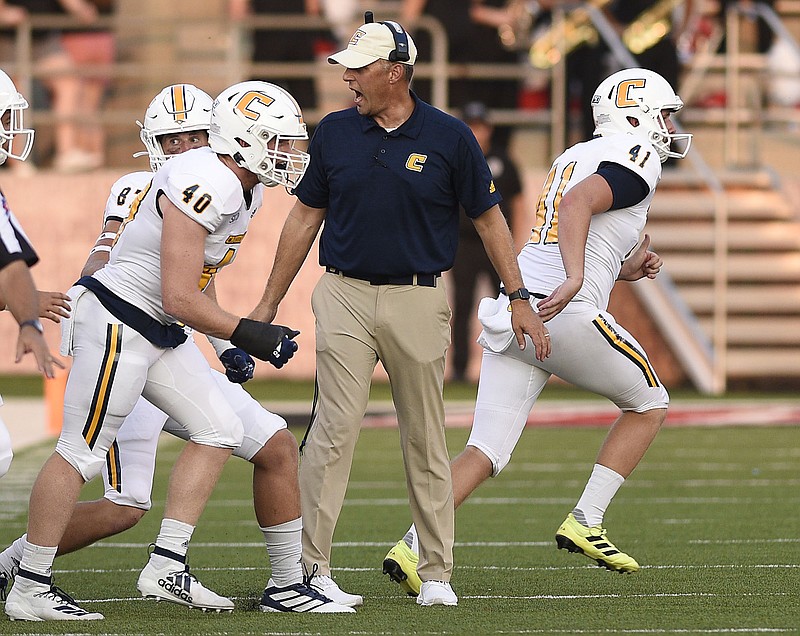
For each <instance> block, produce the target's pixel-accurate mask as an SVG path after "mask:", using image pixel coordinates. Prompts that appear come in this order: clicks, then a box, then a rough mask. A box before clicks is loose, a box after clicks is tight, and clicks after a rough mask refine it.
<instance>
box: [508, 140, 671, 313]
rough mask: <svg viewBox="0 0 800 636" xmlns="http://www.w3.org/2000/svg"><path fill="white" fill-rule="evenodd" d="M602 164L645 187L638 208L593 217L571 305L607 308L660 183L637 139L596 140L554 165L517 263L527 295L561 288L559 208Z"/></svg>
mask: <svg viewBox="0 0 800 636" xmlns="http://www.w3.org/2000/svg"><path fill="white" fill-rule="evenodd" d="M606 163H615V164H619V165H620V166H623V167H624V168H627V169H629V170H631V171H633V172H634V173H636V174H637V175H639V176H640V177H641V178H642V179H643V180H644V182H645V183H646V184H647V186H648V187H649V192H648V194H647V196H645V198H644V199H643V200H642V201H640V202H639V203H637V204H636V205H633V206H631V207H629V208H620V209H618V210H608V211H607V212H603V213H601V214H595V215H593V216H592V219H591V222H590V224H589V235H588V237H587V240H586V258H585V268H584V279H583V287H581V289H580V291H579V292H578V293H577V294H576V295H575V297H574V298H573V302H575V301H583V302H588V303H591V304H593V305H595V306H596V307H598V308H600V309H606V307H608V298H609V295H610V294H611V289H612V287H613V286H614V282H615V281H616V279H617V276H618V275H619V270H620V266H621V264H622V261H624V260H625V258H626V257H627V256H628V255H629V254H630V253H631V251H632V250H633V249H634V248H635V247H636V245H637V244H638V242H639V236H640V234H641V232H642V230H643V229H644V225H645V222H646V221H647V211H648V210H649V209H650V202H651V201H652V199H653V195H654V194H655V189H656V185H658V181H659V179H660V178H661V161H660V160H659V157H658V153H657V152H656V150H655V148H653V146H652V145H650V143H649V142H648V141H647V140H646V139H645V138H642V137H639V136H636V135H628V134H619V135H611V136H608V137H596V138H594V139H591V140H590V141H586V142H583V143H579V144H575V145H574V146H572V147H571V148H568V149H567V150H566V151H565V152H564V153H563V154H562V155H561V156H559V157H558V158H557V159H556V160H555V161H554V162H553V165H552V167H551V168H550V172H549V173H548V175H547V179H546V181H545V184H544V187H543V188H542V193H541V195H540V197H539V202H538V204H537V206H536V224H535V226H534V228H533V232H532V233H531V237H530V239H529V241H528V243H526V244H525V246H524V247H523V248H522V251H521V252H520V254H519V257H518V261H519V266H520V270H521V271H522V277H523V280H524V281H525V286H526V287H527V288H528V289H529V290H530V291H531V293H539V294H544V295H545V296H547V295H549V294H550V293H551V292H552V291H553V290H554V289H555V288H556V287H558V286H559V285H561V284H562V283H563V282H564V280H565V278H566V272H565V270H564V263H563V262H562V260H561V253H560V251H559V248H558V206H559V203H560V202H561V199H562V198H563V196H564V194H565V193H566V192H568V191H569V190H570V188H572V187H573V186H575V185H576V184H577V183H579V182H580V181H582V180H583V179H585V178H586V177H588V176H590V175H592V174H594V173H595V172H597V169H598V168H599V167H600V165H601V164H606Z"/></svg>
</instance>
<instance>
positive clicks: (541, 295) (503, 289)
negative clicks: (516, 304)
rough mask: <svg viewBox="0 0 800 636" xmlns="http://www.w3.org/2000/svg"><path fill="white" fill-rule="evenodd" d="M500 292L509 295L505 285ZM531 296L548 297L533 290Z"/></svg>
mask: <svg viewBox="0 0 800 636" xmlns="http://www.w3.org/2000/svg"><path fill="white" fill-rule="evenodd" d="M500 293H501V294H503V296H508V294H507V293H506V288H505V287H501V288H500ZM531 296H533V297H534V298H538V299H539V300H541V299H542V298H547V296H545V295H544V294H537V293H535V292H531Z"/></svg>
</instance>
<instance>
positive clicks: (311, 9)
mask: <svg viewBox="0 0 800 636" xmlns="http://www.w3.org/2000/svg"><path fill="white" fill-rule="evenodd" d="M229 10H230V15H231V17H232V18H233V19H234V20H244V19H245V18H246V17H247V16H248V15H270V14H272V15H275V14H279V15H284V14H286V15H298V14H305V15H309V16H319V15H321V13H322V0H229ZM330 40H331V35H330V32H329V31H328V30H298V29H283V30H280V29H278V30H268V29H256V30H254V31H253V40H252V47H253V49H252V55H251V59H252V61H253V62H255V63H259V62H306V63H310V62H313V61H314V60H315V59H316V50H317V48H318V47H320V46H322V47H327V49H329V50H333V49H334V48H335V46H336V45H335V44H332V43H330ZM250 79H263V80H267V81H270V82H273V83H274V84H278V85H279V86H282V87H283V88H285V89H286V90H287V91H289V92H290V93H291V94H292V95H293V96H294V98H295V99H296V100H297V102H298V103H299V104H300V105H301V107H302V108H303V110H307V109H311V108H316V107H317V94H316V90H315V87H314V78H313V77H311V76H308V77H302V78H282V77H263V76H262V75H260V74H258V73H256V74H255V76H254V77H251V78H250Z"/></svg>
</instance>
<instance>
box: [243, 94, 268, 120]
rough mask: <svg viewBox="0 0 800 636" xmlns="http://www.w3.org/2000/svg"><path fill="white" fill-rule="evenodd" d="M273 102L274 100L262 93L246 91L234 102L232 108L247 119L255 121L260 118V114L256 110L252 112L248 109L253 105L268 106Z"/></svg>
mask: <svg viewBox="0 0 800 636" xmlns="http://www.w3.org/2000/svg"><path fill="white" fill-rule="evenodd" d="M274 101H275V100H274V99H272V98H271V97H270V96H269V95H266V94H264V93H259V92H258V91H248V92H247V93H245V94H244V95H242V97H241V98H240V99H239V101H238V102H236V105H235V106H234V108H235V109H236V110H238V111H239V112H240V113H242V115H244V116H245V117H247V118H248V119H253V120H256V119H258V118H259V117H261V113H259V112H258V111H256V110H252V109H251V108H250V107H251V106H252V105H253V104H254V103H255V104H263V105H264V106H269V105H270V104H271V103H272V102H274Z"/></svg>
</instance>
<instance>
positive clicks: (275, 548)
mask: <svg viewBox="0 0 800 636" xmlns="http://www.w3.org/2000/svg"><path fill="white" fill-rule="evenodd" d="M261 532H262V533H264V541H265V542H266V544H267V554H269V562H270V565H271V566H272V576H271V577H270V578H271V579H272V582H273V583H274V584H275V585H277V586H278V587H287V586H289V585H294V584H295V583H300V582H302V580H303V569H302V566H301V565H300V556H301V554H302V551H303V548H302V544H301V539H302V535H303V521H302V519H301V518H299V517H298V518H297V519H294V520H292V521H286V522H285V523H279V524H278V525H276V526H269V527H267V528H261Z"/></svg>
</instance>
